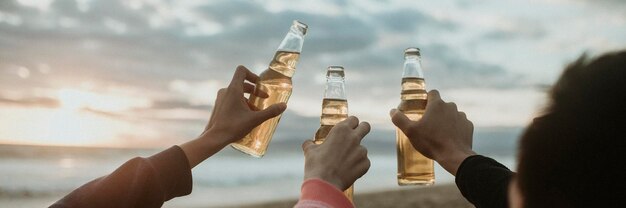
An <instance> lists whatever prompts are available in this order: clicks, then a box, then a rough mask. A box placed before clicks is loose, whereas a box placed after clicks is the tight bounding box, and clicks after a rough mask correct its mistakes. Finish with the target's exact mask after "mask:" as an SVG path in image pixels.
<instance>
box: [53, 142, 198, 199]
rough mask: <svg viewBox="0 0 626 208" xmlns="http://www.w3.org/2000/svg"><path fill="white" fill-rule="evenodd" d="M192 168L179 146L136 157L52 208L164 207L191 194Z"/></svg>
mask: <svg viewBox="0 0 626 208" xmlns="http://www.w3.org/2000/svg"><path fill="white" fill-rule="evenodd" d="M191 189H192V178H191V168H190V167H189V162H188V160H187V157H186V156H185V153H184V152H183V150H182V149H180V147H178V146H173V147H171V148H169V149H167V150H165V151H162V152H160V153H157V154H155V155H153V156H151V157H148V158H141V157H136V158H133V159H131V160H129V161H128V162H126V163H124V164H123V165H122V166H120V167H119V168H118V169H117V170H115V171H114V172H113V173H111V174H109V175H107V176H103V177H101V178H98V179H95V180H93V181H91V182H89V183H87V184H85V185H83V186H81V187H80V188H78V189H76V190H74V191H72V192H71V193H70V194H68V195H67V196H65V197H64V198H62V199H61V200H59V201H58V202H56V203H55V204H53V205H52V206H50V207H54V208H57V207H103V208H104V207H161V205H163V203H164V202H165V201H167V200H170V199H172V198H174V197H178V196H183V195H187V194H189V193H191Z"/></svg>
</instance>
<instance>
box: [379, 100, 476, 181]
mask: <svg viewBox="0 0 626 208" xmlns="http://www.w3.org/2000/svg"><path fill="white" fill-rule="evenodd" d="M390 116H391V120H392V122H393V123H394V124H395V125H396V126H397V127H398V128H399V129H400V130H402V132H404V134H405V135H406V136H407V137H408V138H409V140H411V144H412V145H413V147H415V149H416V150H417V151H419V152H420V153H422V154H423V155H424V156H426V157H428V158H431V159H433V160H435V161H437V162H438V163H439V164H440V165H441V166H442V167H443V168H444V169H446V170H447V171H448V172H450V173H451V174H452V175H456V171H457V169H458V167H459V165H461V163H462V162H463V160H465V158H467V157H469V156H471V155H475V154H476V153H475V152H474V151H473V150H472V135H473V132H474V125H473V124H472V122H471V121H469V120H467V117H466V115H465V113H463V112H460V111H458V110H457V107H456V104H454V103H453V102H450V103H446V102H444V101H443V100H442V99H441V97H440V96H439V91H437V90H431V91H430V92H428V102H427V104H426V111H425V112H424V115H423V116H422V118H421V119H420V120H418V121H411V120H409V118H408V117H406V115H404V113H402V112H400V111H398V110H397V109H392V110H391V112H390Z"/></svg>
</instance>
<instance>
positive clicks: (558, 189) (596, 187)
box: [510, 51, 626, 207]
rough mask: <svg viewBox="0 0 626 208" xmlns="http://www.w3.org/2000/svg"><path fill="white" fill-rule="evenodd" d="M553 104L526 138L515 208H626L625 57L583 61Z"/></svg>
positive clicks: (566, 75) (567, 75) (568, 73)
mask: <svg viewBox="0 0 626 208" xmlns="http://www.w3.org/2000/svg"><path fill="white" fill-rule="evenodd" d="M550 101H551V102H550V104H549V106H548V108H546V110H545V112H544V113H543V115H542V116H540V117H538V118H536V119H535V120H534V121H533V122H532V124H531V125H530V126H529V127H528V128H527V129H526V131H525V132H524V134H523V135H522V138H521V141H520V148H519V165H518V174H517V176H516V180H515V181H514V182H513V184H512V186H511V187H512V188H511V190H512V191H511V194H510V196H511V197H510V200H511V202H512V205H515V203H516V201H521V202H522V204H523V207H597V206H601V205H602V204H607V203H609V204H612V206H613V207H624V206H620V204H623V203H624V201H625V200H626V198H625V197H626V183H625V178H626V172H625V171H624V170H626V169H625V168H624V167H626V160H625V159H626V51H621V52H616V53H610V54H605V55H603V56H600V57H598V58H595V59H591V60H590V59H588V58H587V57H586V56H585V55H583V56H582V57H581V58H580V59H578V60H577V61H576V62H574V63H572V64H571V65H570V66H568V67H567V68H566V69H565V71H564V72H563V75H562V76H561V78H560V79H559V80H558V81H557V83H556V84H555V85H554V87H553V88H552V91H551V96H550ZM520 199H521V200H520ZM515 206H517V207H520V204H517V205H515Z"/></svg>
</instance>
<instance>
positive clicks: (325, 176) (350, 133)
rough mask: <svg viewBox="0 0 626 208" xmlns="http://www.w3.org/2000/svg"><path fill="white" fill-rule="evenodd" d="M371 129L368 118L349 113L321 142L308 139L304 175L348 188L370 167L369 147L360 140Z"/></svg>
mask: <svg viewBox="0 0 626 208" xmlns="http://www.w3.org/2000/svg"><path fill="white" fill-rule="evenodd" d="M369 131H370V125H369V124H368V123H367V122H361V123H360V124H359V119H358V118H356V117H354V116H350V117H348V118H347V119H346V120H344V121H342V122H339V123H338V124H337V125H335V126H334V127H333V128H332V129H331V130H330V132H329V133H328V136H327V137H326V140H325V141H324V143H322V144H315V143H313V141H311V140H307V141H305V142H304V143H303V144H302V150H304V160H305V161H304V179H305V180H306V179H311V178H319V179H322V180H324V181H326V182H328V183H330V184H333V185H335V186H336V187H337V188H338V189H339V190H342V191H343V190H346V189H347V188H348V187H350V186H351V185H352V184H353V183H354V182H355V181H356V180H357V179H358V178H360V177H361V176H363V175H364V174H365V173H366V172H367V170H368V169H369V168H370V160H369V159H368V158H367V149H366V148H365V147H363V146H362V145H361V140H362V139H363V137H365V135H367V134H368V133H369Z"/></svg>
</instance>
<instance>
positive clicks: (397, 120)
mask: <svg viewBox="0 0 626 208" xmlns="http://www.w3.org/2000/svg"><path fill="white" fill-rule="evenodd" d="M389 116H391V122H393V124H394V125H396V126H397V127H398V128H400V130H402V131H405V130H407V129H408V128H409V125H410V124H411V122H412V121H411V120H410V119H409V118H408V117H406V115H404V113H402V112H400V111H399V110H398V109H395V108H394V109H391V111H390V112H389Z"/></svg>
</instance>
